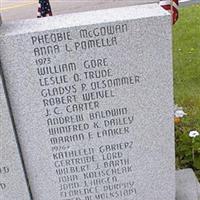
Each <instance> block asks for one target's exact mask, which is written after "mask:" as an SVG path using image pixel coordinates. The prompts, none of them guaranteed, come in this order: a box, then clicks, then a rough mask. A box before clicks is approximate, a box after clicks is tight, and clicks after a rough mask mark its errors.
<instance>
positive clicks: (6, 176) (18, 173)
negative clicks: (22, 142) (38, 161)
mask: <svg viewBox="0 0 200 200" xmlns="http://www.w3.org/2000/svg"><path fill="white" fill-rule="evenodd" d="M0 71H1V70H0ZM0 200H30V196H29V192H28V187H27V184H26V179H25V175H24V171H23V167H22V162H21V158H20V155H19V150H18V146H17V143H16V138H15V133H14V129H13V125H12V122H11V116H10V113H9V109H8V104H7V101H6V97H5V93H4V88H3V84H2V78H1V73H0Z"/></svg>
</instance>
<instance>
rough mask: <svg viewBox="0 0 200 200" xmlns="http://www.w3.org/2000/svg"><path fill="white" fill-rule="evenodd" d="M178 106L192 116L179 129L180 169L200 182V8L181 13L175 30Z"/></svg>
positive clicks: (196, 7)
mask: <svg viewBox="0 0 200 200" xmlns="http://www.w3.org/2000/svg"><path fill="white" fill-rule="evenodd" d="M173 38H174V41H173V46H174V47H173V54H174V90H175V91H174V93H175V103H176V104H178V105H179V106H181V107H183V108H184V111H185V112H186V113H187V114H188V115H187V116H186V117H184V119H183V120H182V122H181V123H180V124H179V125H176V167H177V168H187V167H191V168H193V169H194V170H195V172H196V175H197V176H198V178H199V180H200V137H199V136H198V137H196V138H195V139H193V138H191V137H189V135H188V134H189V132H190V131H191V130H197V131H198V132H200V4H197V5H193V6H190V7H184V8H181V9H180V18H179V21H178V22H177V24H176V25H175V26H174V29H173Z"/></svg>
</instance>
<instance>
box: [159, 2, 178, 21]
mask: <svg viewBox="0 0 200 200" xmlns="http://www.w3.org/2000/svg"><path fill="white" fill-rule="evenodd" d="M160 6H162V7H163V8H164V9H165V10H167V11H169V12H170V13H171V15H172V22H173V24H175V23H176V21H177V20H178V17H179V14H178V7H179V0H160Z"/></svg>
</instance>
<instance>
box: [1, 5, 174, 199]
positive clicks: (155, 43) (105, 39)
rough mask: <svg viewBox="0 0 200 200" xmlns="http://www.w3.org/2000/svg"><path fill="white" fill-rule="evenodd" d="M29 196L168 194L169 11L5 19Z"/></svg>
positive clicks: (8, 73) (8, 75)
mask: <svg viewBox="0 0 200 200" xmlns="http://www.w3.org/2000/svg"><path fill="white" fill-rule="evenodd" d="M0 45H1V48H2V51H1V52H0V59H1V61H2V68H3V73H4V75H5V79H6V87H7V89H8V95H9V98H10V102H11V107H12V111H13V116H14V120H15V123H16V128H17V133H18V137H19V141H20V146H21V149H22V153H23V158H24V160H25V166H26V169H27V174H28V178H29V181H30V186H31V190H32V193H33V198H34V199H35V200H46V199H48V200H65V199H70V200H71V199H73V200H75V199H76V200H93V199H95V200H96V199H106V200H111V199H112V200H122V199H126V200H174V199H175V169H174V166H175V159H174V134H173V130H174V127H173V121H172V118H173V94H172V91H173V89H172V79H173V78H172V54H171V50H172V46H171V22H170V16H169V14H168V13H167V12H165V11H164V10H163V9H162V8H160V7H159V6H158V5H157V4H151V5H142V6H133V7H127V8H116V9H107V10H102V11H95V12H86V13H77V14H71V15H64V16H57V17H52V18H47V19H41V20H25V21H22V22H18V23H16V24H15V23H9V24H4V25H3V26H2V30H1V33H0Z"/></svg>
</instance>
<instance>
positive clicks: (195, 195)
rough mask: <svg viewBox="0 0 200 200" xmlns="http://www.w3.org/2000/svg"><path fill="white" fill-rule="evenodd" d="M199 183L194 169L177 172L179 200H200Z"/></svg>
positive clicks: (177, 195) (177, 194)
mask: <svg viewBox="0 0 200 200" xmlns="http://www.w3.org/2000/svg"><path fill="white" fill-rule="evenodd" d="M199 187H200V186H199V182H198V180H197V178H196V176H195V174H194V172H193V170H192V169H184V170H179V171H177V172H176V198H177V200H199V199H200V195H199Z"/></svg>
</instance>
